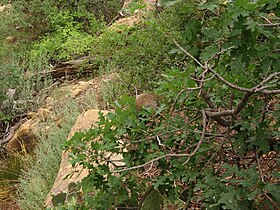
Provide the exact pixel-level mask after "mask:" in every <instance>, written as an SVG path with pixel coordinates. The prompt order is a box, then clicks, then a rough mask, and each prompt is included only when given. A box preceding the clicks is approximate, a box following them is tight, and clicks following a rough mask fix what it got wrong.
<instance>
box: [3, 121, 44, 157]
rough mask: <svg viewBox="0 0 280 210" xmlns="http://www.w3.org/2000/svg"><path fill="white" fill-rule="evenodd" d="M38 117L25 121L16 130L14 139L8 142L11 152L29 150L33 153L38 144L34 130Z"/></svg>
mask: <svg viewBox="0 0 280 210" xmlns="http://www.w3.org/2000/svg"><path fill="white" fill-rule="evenodd" d="M38 122H39V120H38V119H34V118H33V119H30V120H27V121H26V122H25V123H23V124H22V125H21V126H20V127H19V129H18V130H17V131H16V132H15V134H14V136H13V137H12V139H11V140H10V141H9V142H8V144H7V146H6V148H7V150H8V152H9V153H14V152H27V153H31V152H32V151H33V150H34V148H35V145H36V137H35V135H34V132H35V130H36V125H37V123H38Z"/></svg>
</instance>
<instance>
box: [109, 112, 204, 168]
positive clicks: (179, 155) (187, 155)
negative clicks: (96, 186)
mask: <svg viewBox="0 0 280 210" xmlns="http://www.w3.org/2000/svg"><path fill="white" fill-rule="evenodd" d="M201 112H202V116H203V121H202V125H203V128H202V132H201V137H200V140H199V142H198V143H197V145H196V148H195V149H194V151H193V152H192V153H190V154H166V155H162V156H160V157H157V158H154V159H152V160H150V161H148V162H146V163H144V164H141V165H138V166H133V167H129V168H123V169H119V170H114V171H112V173H120V172H124V171H131V170H134V169H138V168H143V167H145V166H146V165H149V164H151V163H153V162H155V161H158V160H161V159H164V158H169V157H193V156H194V155H195V153H196V152H197V151H198V150H199V148H200V146H201V144H202V143H203V141H204V139H205V133H206V126H207V117H206V113H205V111H204V110H202V111H201Z"/></svg>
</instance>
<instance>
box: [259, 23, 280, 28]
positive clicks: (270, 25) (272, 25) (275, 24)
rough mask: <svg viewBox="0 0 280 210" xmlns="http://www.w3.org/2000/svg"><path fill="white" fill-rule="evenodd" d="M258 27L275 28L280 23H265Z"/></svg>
mask: <svg viewBox="0 0 280 210" xmlns="http://www.w3.org/2000/svg"><path fill="white" fill-rule="evenodd" d="M258 26H266V27H275V26H280V23H265V24H258Z"/></svg>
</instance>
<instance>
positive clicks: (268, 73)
mask: <svg viewBox="0 0 280 210" xmlns="http://www.w3.org/2000/svg"><path fill="white" fill-rule="evenodd" d="M164 3H165V5H167V6H170V5H172V7H169V8H166V10H165V11H164V12H163V13H162V14H161V15H163V16H164V15H166V17H168V18H169V19H170V20H169V22H168V24H172V27H174V28H175V26H176V30H177V31H176V33H174V34H178V32H179V33H180V36H178V37H177V39H174V40H173V42H174V46H176V48H175V47H174V49H173V50H170V51H169V52H170V53H172V54H173V55H174V57H175V59H174V60H175V61H176V62H174V63H173V66H174V67H173V68H166V70H165V71H164V73H163V72H162V71H161V72H159V73H163V75H162V77H161V81H160V80H157V81H158V82H159V83H158V88H157V89H156V91H157V93H158V94H159V95H161V96H162V100H163V101H164V102H165V105H161V106H160V107H159V108H158V109H157V110H156V113H155V114H153V113H152V112H151V110H143V111H141V112H140V113H137V112H136V111H135V107H134V106H135V105H134V100H133V98H130V97H126V96H124V97H123V98H121V99H120V100H119V101H118V102H117V103H116V107H115V111H114V112H112V113H110V114H108V115H107V116H106V117H105V116H103V115H102V114H101V115H100V122H99V125H98V126H97V127H96V128H93V129H91V130H89V131H88V132H85V133H77V134H76V135H75V136H74V137H73V138H72V139H71V141H69V142H67V149H70V151H71V152H72V153H71V158H72V163H73V165H76V164H80V165H83V167H85V168H87V169H89V170H90V174H89V175H88V176H87V177H86V178H84V180H83V182H82V190H83V192H84V193H85V196H84V199H85V204H86V205H87V207H88V208H97V209H108V208H117V207H121V206H122V205H125V206H126V207H135V206H138V207H141V203H139V202H138V203H137V200H138V201H139V200H141V199H142V198H143V192H145V186H147V185H152V186H153V188H155V189H157V190H158V191H159V192H160V193H161V195H162V196H163V197H164V198H165V202H173V203H174V204H173V205H174V206H177V207H178V205H179V199H180V200H181V201H184V208H188V207H190V206H191V205H193V203H197V204H198V205H200V206H201V207H205V208H209V209H221V208H223V209H264V208H265V209H272V208H278V207H279V199H280V198H279V194H277V193H276V192H277V191H279V185H277V182H278V181H279V177H278V178H277V175H276V174H277V171H279V160H278V159H279V131H278V128H279V106H277V105H275V106H274V104H275V103H276V104H277V103H279V97H278V95H277V94H279V92H280V91H279V52H278V48H279V44H280V43H279V30H278V27H277V24H276V25H274V23H275V21H277V20H278V18H279V7H280V3H279V1H273V2H272V1H266V0H260V1H226V2H221V1H216V0H212V1H207V2H200V1H165V2H164ZM163 5H164V4H163ZM276 23H277V22H276ZM275 26H276V27H275ZM171 37H172V36H171ZM171 37H168V38H171ZM168 38H167V42H171V41H172V40H168ZM178 42H179V43H180V44H178ZM132 56H133V55H132ZM113 58H114V59H116V57H113ZM124 59H125V58H124ZM141 73H142V72H141ZM141 73H140V75H144V74H141ZM158 76H159V75H158ZM140 81H143V79H142V80H140ZM269 151H270V152H269ZM110 154H118V155H121V156H122V158H123V159H122V161H123V162H124V163H125V167H124V168H123V166H122V167H120V166H118V165H116V164H115V165H114V164H113V163H114V162H113V161H111V160H110V158H108V156H110ZM271 157H272V158H271ZM277 158H278V159H277ZM270 163H272V165H273V166H272V165H270ZM151 164H152V165H151ZM147 166H150V169H147ZM147 171H148V172H147ZM149 172H150V175H148V176H147V177H145V176H144V177H143V176H141V175H142V174H146V173H147V174H149ZM155 174H156V175H155ZM148 183H149V184H148ZM124 186H125V187H124ZM92 192H95V193H94V195H93V196H92V195H91V193H92ZM101 204H102V205H101Z"/></svg>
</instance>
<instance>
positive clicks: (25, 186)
mask: <svg viewBox="0 0 280 210" xmlns="http://www.w3.org/2000/svg"><path fill="white" fill-rule="evenodd" d="M64 102H65V101H64ZM64 102H63V103H62V102H61V101H59V102H58V103H56V109H55V110H54V112H55V113H56V115H57V116H60V117H61V118H63V120H62V123H61V125H59V127H58V126H57V125H56V123H55V121H47V122H45V123H40V129H39V130H40V132H39V133H37V134H36V136H37V139H38V145H37V148H36V150H35V156H34V157H33V158H31V159H29V160H27V161H26V164H27V166H26V167H24V168H23V174H22V175H21V177H20V179H19V183H20V184H19V185H18V198H17V203H18V205H19V206H20V208H21V209H23V210H24V209H26V210H29V209H43V208H44V205H45V204H44V201H45V199H46V197H47V194H48V192H49V191H50V189H51V187H52V186H53V183H54V181H55V178H56V175H57V172H58V169H59V165H60V161H61V154H62V151H63V147H62V145H63V143H64V142H65V140H66V139H67V136H68V134H69V132H70V129H71V127H72V126H73V125H74V123H75V120H76V118H77V116H78V114H79V112H80V110H79V108H78V106H77V104H76V102H75V101H74V100H72V101H71V100H68V101H67V105H65V103H64Z"/></svg>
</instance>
